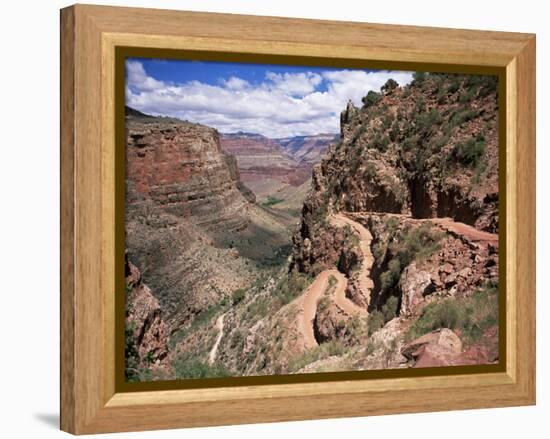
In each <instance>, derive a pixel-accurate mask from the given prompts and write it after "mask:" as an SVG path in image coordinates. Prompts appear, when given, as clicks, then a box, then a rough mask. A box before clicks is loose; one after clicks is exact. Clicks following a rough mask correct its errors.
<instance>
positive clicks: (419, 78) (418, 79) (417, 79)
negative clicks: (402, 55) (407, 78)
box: [412, 72, 428, 85]
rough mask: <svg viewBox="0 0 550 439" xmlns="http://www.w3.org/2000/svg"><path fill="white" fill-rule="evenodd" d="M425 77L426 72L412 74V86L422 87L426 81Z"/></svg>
mask: <svg viewBox="0 0 550 439" xmlns="http://www.w3.org/2000/svg"><path fill="white" fill-rule="evenodd" d="M427 76H428V75H427V74H426V72H414V73H413V80H412V84H414V85H422V84H423V83H424V81H426V78H427Z"/></svg>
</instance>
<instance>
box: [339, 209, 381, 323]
mask: <svg viewBox="0 0 550 439" xmlns="http://www.w3.org/2000/svg"><path fill="white" fill-rule="evenodd" d="M330 222H331V223H332V224H334V225H335V226H337V227H345V226H350V227H351V229H352V230H353V231H354V232H355V233H356V234H357V235H358V236H359V248H360V249H361V253H362V254H363V260H362V261H361V271H360V273H359V289H360V290H361V291H362V293H363V296H364V297H365V299H366V301H367V303H368V302H369V300H370V293H371V291H372V289H373V288H374V282H373V281H372V279H371V277H370V272H371V269H372V265H373V264H374V256H373V255H372V251H371V248H370V245H371V242H372V235H371V233H370V231H369V230H368V229H367V228H365V227H363V226H362V225H361V224H359V223H358V222H356V221H353V220H352V219H350V218H348V217H347V216H345V215H343V214H341V213H338V214H335V215H333V216H332V217H331V218H330ZM344 293H345V291H344ZM344 298H345V299H346V300H347V301H348V302H349V303H351V304H352V305H353V306H355V312H359V313H361V314H366V310H365V309H364V308H361V307H360V306H358V305H356V304H355V303H354V302H352V301H351V300H349V299H347V298H346V297H345V295H344Z"/></svg>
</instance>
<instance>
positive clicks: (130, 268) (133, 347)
mask: <svg viewBox="0 0 550 439" xmlns="http://www.w3.org/2000/svg"><path fill="white" fill-rule="evenodd" d="M125 271H126V358H127V365H126V367H127V375H128V376H130V377H138V376H139V374H140V373H143V371H144V370H149V369H150V368H151V367H153V366H157V367H158V366H160V365H161V363H162V362H163V361H164V360H165V358H166V356H167V355H168V326H167V325H166V323H165V321H164V319H163V316H162V310H161V308H160V304H159V302H158V300H157V299H156V298H155V296H153V294H152V293H151V290H150V289H149V287H148V286H147V285H145V284H144V283H143V282H142V279H141V273H140V271H139V270H138V268H137V267H136V266H135V265H133V264H132V263H131V262H129V261H128V260H126V264H125Z"/></svg>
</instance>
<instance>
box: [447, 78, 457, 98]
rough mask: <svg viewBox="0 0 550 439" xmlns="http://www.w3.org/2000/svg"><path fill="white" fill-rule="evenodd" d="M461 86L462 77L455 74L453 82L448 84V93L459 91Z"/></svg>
mask: <svg viewBox="0 0 550 439" xmlns="http://www.w3.org/2000/svg"><path fill="white" fill-rule="evenodd" d="M459 88H460V79H459V77H458V76H455V77H454V78H453V80H452V81H451V83H450V84H449V85H448V86H447V94H453V93H456V92H457V91H458V89H459Z"/></svg>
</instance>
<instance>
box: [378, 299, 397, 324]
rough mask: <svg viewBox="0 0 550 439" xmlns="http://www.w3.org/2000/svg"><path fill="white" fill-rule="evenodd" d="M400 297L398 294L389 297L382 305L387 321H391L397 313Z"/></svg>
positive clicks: (383, 314)
mask: <svg viewBox="0 0 550 439" xmlns="http://www.w3.org/2000/svg"><path fill="white" fill-rule="evenodd" d="M398 305H399V299H398V298H397V297H396V296H390V297H388V300H386V303H384V305H383V306H382V316H383V317H384V321H385V322H389V321H390V320H391V319H393V318H394V317H395V316H396V315H397V310H398Z"/></svg>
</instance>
